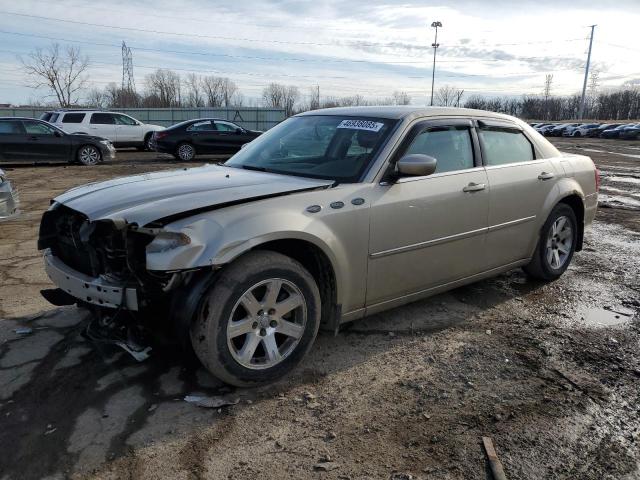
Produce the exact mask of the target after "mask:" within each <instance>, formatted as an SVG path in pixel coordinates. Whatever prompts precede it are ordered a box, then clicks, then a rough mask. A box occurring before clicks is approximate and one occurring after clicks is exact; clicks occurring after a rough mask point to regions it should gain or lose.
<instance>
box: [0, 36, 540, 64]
mask: <svg viewBox="0 0 640 480" xmlns="http://www.w3.org/2000/svg"><path fill="white" fill-rule="evenodd" d="M0 33H1V34H6V35H17V36H24V37H33V38H42V39H45V40H53V41H58V42H67V43H77V44H81V45H93V46H98V47H118V48H120V47H121V45H119V44H115V43H101V42H92V41H89V40H75V39H69V38H62V37H51V36H47V35H38V34H34V33H24V32H11V31H8V30H0ZM131 48H132V50H139V51H143V52H156V53H172V54H176V55H197V56H205V57H224V58H233V59H247V60H267V61H271V62H273V61H292V62H310V63H366V64H372V65H395V64H399V65H404V64H406V65H424V61H399V60H398V61H397V60H391V61H389V62H384V61H379V60H352V59H327V58H323V59H307V58H296V57H261V56H253V55H232V54H225V53H211V52H198V51H184V50H170V49H160V48H150V47H136V46H133V47H131ZM534 58H540V59H545V58H548V57H527V59H534ZM474 60H475V61H478V62H483V63H493V62H498V63H500V62H502V63H505V62H514V61H519V60H518V59H517V58H516V59H509V60H502V59H474ZM440 63H469V60H440Z"/></svg>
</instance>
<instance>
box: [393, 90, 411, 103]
mask: <svg viewBox="0 0 640 480" xmlns="http://www.w3.org/2000/svg"><path fill="white" fill-rule="evenodd" d="M393 103H394V104H395V105H409V104H410V103H411V97H410V96H409V94H408V93H407V92H398V91H395V92H393Z"/></svg>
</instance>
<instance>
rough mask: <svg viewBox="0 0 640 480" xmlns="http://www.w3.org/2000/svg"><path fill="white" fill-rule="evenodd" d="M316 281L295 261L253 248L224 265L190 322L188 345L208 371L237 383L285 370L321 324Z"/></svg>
mask: <svg viewBox="0 0 640 480" xmlns="http://www.w3.org/2000/svg"><path fill="white" fill-rule="evenodd" d="M320 310H321V301H320V293H319V290H318V286H317V284H316V282H315V280H314V279H313V277H312V276H311V275H310V274H309V272H308V271H307V270H306V269H305V268H304V267H303V266H302V265H301V264H300V263H298V262H297V261H295V260H293V259H291V258H289V257H287V256H285V255H282V254H280V253H276V252H270V251H254V252H249V253H248V254H246V255H244V256H243V257H241V258H240V259H239V260H237V261H236V262H234V263H232V264H231V265H230V266H229V267H227V269H225V270H223V271H222V273H221V274H220V276H219V277H218V278H217V279H216V282H215V284H213V285H212V287H210V288H209V290H207V291H206V292H205V293H204V295H203V297H202V300H201V302H200V306H199V308H198V309H197V310H196V315H195V318H194V321H193V323H192V325H191V330H190V333H191V342H192V345H193V349H194V351H195V353H196V355H197V357H198V358H199V359H200V361H201V362H202V363H203V364H204V366H205V367H206V368H207V370H209V371H210V372H211V373H212V374H213V375H215V376H216V377H218V378H219V379H221V380H223V381H224V382H226V383H229V384H231V385H236V386H240V387H247V386H257V385H261V384H265V383H270V382H273V381H275V380H278V379H280V378H281V377H283V376H284V375H286V374H288V373H289V372H290V371H291V370H292V369H293V368H295V367H296V365H298V363H300V361H301V360H302V358H303V357H304V356H305V355H306V354H307V352H308V351H309V350H310V348H311V346H312V345H313V341H314V340H315V338H316V335H317V333H318V327H319V325H320Z"/></svg>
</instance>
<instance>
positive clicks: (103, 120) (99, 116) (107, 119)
mask: <svg viewBox="0 0 640 480" xmlns="http://www.w3.org/2000/svg"><path fill="white" fill-rule="evenodd" d="M91 123H93V124H99V125H113V124H115V123H116V122H115V120H114V118H113V115H111V114H110V113H94V114H93V115H91Z"/></svg>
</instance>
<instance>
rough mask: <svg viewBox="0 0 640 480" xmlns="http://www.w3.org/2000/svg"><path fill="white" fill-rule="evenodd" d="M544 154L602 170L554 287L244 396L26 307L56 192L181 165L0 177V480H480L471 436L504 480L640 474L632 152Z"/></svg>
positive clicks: (510, 283)
mask: <svg viewBox="0 0 640 480" xmlns="http://www.w3.org/2000/svg"><path fill="white" fill-rule="evenodd" d="M554 143H556V144H557V145H558V147H559V148H560V149H561V150H564V151H568V152H576V153H585V154H588V155H591V156H592V158H594V160H595V161H596V163H597V164H598V166H599V168H600V169H601V171H602V173H603V186H602V190H601V192H602V194H603V196H602V201H601V205H600V206H601V209H600V210H599V212H598V216H597V219H596V222H595V223H594V225H593V227H592V228H591V230H590V231H589V232H588V233H587V236H586V243H585V248H584V251H582V252H580V253H579V254H577V255H576V256H575V257H574V261H573V264H572V265H571V267H570V269H569V270H568V272H567V273H566V274H565V275H564V276H563V277H562V278H561V279H560V280H558V281H556V282H553V283H550V284H540V283H534V282H531V281H529V280H527V279H526V277H525V276H524V275H523V273H522V272H521V271H520V270H514V271H513V272H509V273H507V274H504V275H501V276H499V277H496V278H494V279H490V280H486V281H482V282H478V283H475V284H473V285H470V286H467V287H463V288H459V289H456V290H453V291H451V292H448V293H446V294H442V295H438V296H435V297H432V298H430V299H428V300H425V301H421V302H416V303H413V304H411V305H408V306H405V307H402V308H397V309H395V310H392V311H389V312H385V313H383V314H379V315H375V316H372V317H370V318H368V319H365V320H363V321H360V322H357V323H354V324H352V325H351V326H350V328H348V329H346V330H344V331H342V332H340V333H339V334H338V335H337V336H336V337H334V336H332V335H329V334H327V333H321V334H320V336H319V337H318V340H317V342H316V345H315V347H314V348H313V350H312V352H311V354H310V355H309V357H307V359H306V360H305V361H304V363H303V365H302V366H301V367H300V368H298V369H297V370H296V371H295V372H294V374H293V375H291V376H290V377H288V378H286V379H285V380H283V381H281V382H279V383H277V384H275V385H272V386H269V387H264V388H260V389H251V390H243V389H231V388H229V387H226V386H224V385H222V384H220V383H219V382H218V381H216V380H215V379H213V378H212V377H210V376H209V375H208V374H207V373H206V372H204V371H202V370H197V369H196V370H193V369H191V368H188V367H186V366H184V365H183V363H182V362H181V358H180V355H179V353H178V352H177V350H176V349H175V348H174V347H172V346H170V345H164V344H161V345H157V346H156V347H155V348H154V351H153V352H152V358H150V359H149V360H147V361H146V362H143V363H136V362H135V361H134V360H133V359H132V358H131V357H130V356H128V355H127V354H125V353H123V352H121V351H119V350H117V349H114V348H113V347H111V346H107V345H101V344H92V343H89V342H87V341H86V340H85V339H84V338H83V337H82V336H81V332H82V329H83V326H84V325H85V323H86V321H87V317H88V314H87V312H86V311H84V310H81V309H77V308H75V307H64V308H54V307H52V306H51V305H49V304H47V303H46V302H45V301H44V300H43V299H42V298H41V297H40V295H39V290H40V289H41V288H48V287H49V285H50V283H49V281H48V279H47V277H46V275H45V274H44V271H43V268H42V266H41V259H40V255H39V254H38V252H37V250H36V236H37V225H38V221H39V218H40V215H41V214H42V211H43V210H44V209H46V207H47V204H48V201H49V199H50V198H51V197H53V196H55V195H56V194H58V193H60V192H62V191H64V190H66V189H68V188H70V187H72V186H75V185H80V184H83V183H86V182H90V181H96V180H102V179H106V178H111V177H114V176H118V175H126V174H131V173H138V172H144V171H151V170H159V169H167V168H176V167H182V166H185V165H183V164H179V163H177V162H175V161H173V160H172V159H170V158H168V157H164V156H158V155H156V154H150V153H135V152H125V151H122V152H118V159H117V160H116V161H115V162H114V163H113V164H110V165H101V166H99V167H95V168H86V167H80V166H38V167H16V168H5V170H6V171H7V173H8V174H9V176H10V177H11V178H12V179H13V180H14V181H15V183H16V184H17V185H18V188H19V190H20V196H21V202H22V209H23V213H22V215H21V216H20V217H19V218H17V219H15V220H12V221H10V222H6V223H2V224H0V419H1V422H2V423H1V424H0V425H1V427H2V428H0V450H1V451H2V452H3V453H2V455H0V479H5V478H6V479H8V478H11V479H13V478H20V479H29V478H44V477H47V478H67V477H71V478H98V479H107V478H109V479H111V478H113V479H120V478H150V479H151V478H185V479H191V478H195V479H200V478H211V479H227V478H228V479H245V478H264V479H280V478H290V479H343V480H345V479H353V480H357V479H388V478H395V479H408V478H413V479H460V478H465V479H484V478H486V466H485V457H484V453H483V450H482V447H481V437H482V436H490V437H491V438H492V439H493V442H494V444H495V446H496V450H497V453H498V455H499V457H500V458H501V460H502V462H503V464H504V468H505V471H506V473H507V476H508V478H510V479H533V478H536V479H538V478H540V479H542V478H552V479H556V478H558V479H565V478H566V479H568V478H572V479H574V478H575V479H578V478H579V479H616V480H618V479H640V448H639V442H640V420H639V418H640V415H639V414H640V407H639V405H640V388H639V387H638V385H640V356H639V354H638V352H639V347H640V320H639V312H640V273H639V272H640V205H638V204H639V203H640V163H639V162H640V144H639V143H638V142H636V143H633V142H623V141H606V140H599V139H597V140H585V139H582V140H580V139H575V140H574V139H557V140H555V141H554ZM213 160H215V159H213ZM194 165H195V163H194ZM19 327H31V328H33V333H32V334H30V335H24V336H20V335H18V334H17V333H16V332H15V330H16V329H17V328H19ZM192 394H196V395H207V396H223V398H225V399H227V400H230V401H233V402H235V401H238V403H237V404H235V405H232V406H223V407H221V408H203V407H199V406H196V405H193V404H191V403H188V402H185V401H184V400H183V399H184V397H185V395H192Z"/></svg>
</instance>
